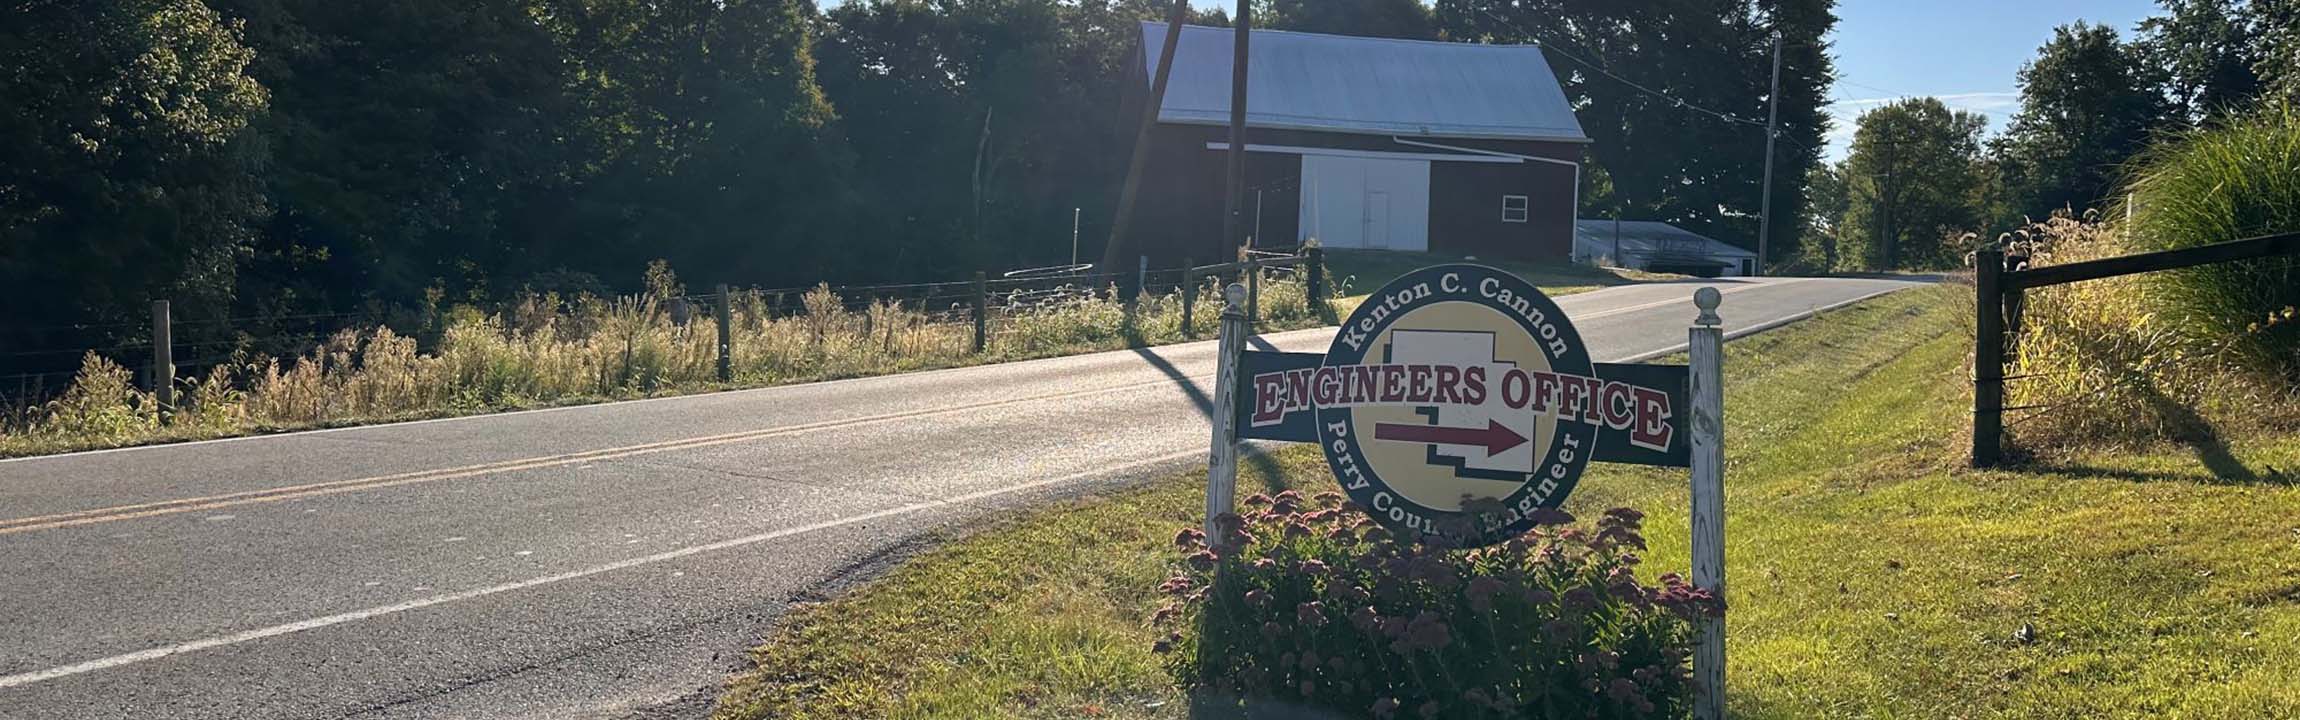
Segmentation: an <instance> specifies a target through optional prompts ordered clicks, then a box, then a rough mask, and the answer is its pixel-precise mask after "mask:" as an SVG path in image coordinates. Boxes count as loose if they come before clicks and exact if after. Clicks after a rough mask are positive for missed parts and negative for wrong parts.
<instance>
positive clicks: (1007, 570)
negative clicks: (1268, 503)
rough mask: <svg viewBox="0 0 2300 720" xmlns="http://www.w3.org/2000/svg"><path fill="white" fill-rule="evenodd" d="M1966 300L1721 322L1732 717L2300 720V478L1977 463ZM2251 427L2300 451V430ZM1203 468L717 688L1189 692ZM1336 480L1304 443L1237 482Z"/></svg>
mask: <svg viewBox="0 0 2300 720" xmlns="http://www.w3.org/2000/svg"><path fill="white" fill-rule="evenodd" d="M1960 308H1961V306H1960V304H1959V303H1958V302H1957V300H1956V297H1955V296H1954V295H1953V294H1952V291H1951V290H1949V289H1946V288H1943V289H1931V290H1919V291H1908V292H1902V293H1898V294H1895V295H1890V296H1886V297H1884V298H1880V299H1877V300H1873V301H1870V302H1867V303H1863V304H1861V305H1857V306H1854V307H1851V308H1847V309H1844V310H1840V311H1836V312H1833V313H1829V314H1827V315H1824V316H1822V317H1821V318H1820V319H1818V320H1815V321H1810V322H1806V323H1800V324H1798V325H1793V326H1790V327H1789V328H1785V329H1783V330H1779V331H1775V332H1773V333H1768V334H1764V335H1759V336H1755V337H1750V338H1746V339H1743V340H1739V341H1735V342H1734V343H1732V344H1730V345H1728V354H1727V368H1726V374H1727V388H1728V401H1727V402H1728V408H1727V414H1728V418H1729V430H1728V433H1729V435H1728V449H1729V455H1730V459H1729V467H1730V469H1729V471H1728V473H1729V474H1728V476H1727V477H1728V480H1727V486H1728V488H1729V489H1728V498H1729V499H1728V513H1729V515H1728V518H1729V519H1728V526H1729V534H1728V558H1729V569H1728V576H1727V577H1728V580H1729V594H1728V599H1729V602H1730V604H1731V606H1732V608H1733V610H1732V615H1731V616H1730V618H1729V619H1728V626H1729V631H1728V636H1729V639H1728V648H1729V650H1728V652H1729V653H1730V666H1729V673H1730V678H1731V679H1730V681H1729V685H1730V688H1731V697H1730V702H1731V707H1732V711H1733V713H1734V714H1735V715H1736V716H1740V717H1759V718H1804V717H1908V718H1947V717H1984V716H1985V717H2000V716H2010V717H2054V718H2075V717H2085V718H2090V717H2205V718H2264V717H2300V665H2295V664H2293V663H2291V662H2289V659H2290V658H2292V657H2294V656H2296V655H2300V489H2295V488H2293V487H2290V486H2288V485H2285V484H2280V483H2275V482H2249V483H2247V482H2237V481H2234V480H2229V479H2223V478H2220V477H2215V476H2214V475H2212V474H2211V473H2209V472H2208V471H2206V470H2205V469H2204V465H2203V463H2202V462H2201V461H2200V460H2199V455H2198V452H2196V451H2194V450H2190V449H2185V448H2178V447H2167V448H2164V449H2161V450H2159V451H2155V452H2148V453H2135V454H2114V455H2095V456H2092V457H2090V458H2089V460H2088V462H2086V463H2084V465H2085V467H2082V468H2074V467H2065V466H2064V467H2062V468H2060V469H2026V470H2009V471H1992V472H1976V471H1972V470H1968V469H1965V468H1963V466H1962V456H1961V452H1962V450H1963V448H1964V447H1965V445H1966V441H1965V430H1964V421H1965V419H1966V418H1967V417H1968V415H1967V412H1968V410H1967V408H1968V407H1969V405H1968V400H1967V397H1966V395H1965V394H1964V392H1963V390H1962V387H1963V386H1964V382H1965V378H1966V377H1968V373H1969V369H1968V368H1967V367H1966V365H1965V356H1966V355H1967V354H1968V353H1969V350H1968V348H1967V345H1966V343H1967V342H1968V341H1967V340H1966V338H1968V337H1969V330H1968V329H1967V328H1966V327H1965V326H1964V324H1963V322H1962V321H1961V320H1960V318H1961V317H1962V316H1963V314H1964V311H1963V310H1961V309H1960ZM2232 442H2233V446H2232V447H2229V448H2227V451H2228V452H2230V453H2232V454H2233V456H2234V458H2235V460H2236V461H2237V462H2240V463H2241V464H2243V465H2244V466H2246V467H2247V468H2248V469H2249V470H2250V471H2251V472H2252V473H2255V474H2258V475H2260V476H2263V477H2272V478H2273V477H2289V472H2290V469H2291V468H2296V467H2300V438H2294V437H2252V438H2240V439H2237V440H2234V441H2232ZM2271 468H2283V469H2285V470H2284V471H2282V472H2283V473H2284V474H2282V475H2280V474H2279V472H2278V471H2275V470H2272V469H2271ZM1202 482H1203V480H1202V475H1201V476H1196V477H1177V478H1173V479H1171V480H1168V481H1165V482H1160V483H1157V484H1154V485H1152V486H1150V487H1146V488H1142V489H1139V490H1133V491H1126V492H1121V493H1116V494H1113V495H1111V496H1108V497H1098V498H1089V499H1085V500H1081V501H1078V502H1074V503H1070V504H1067V505H1065V506H1062V507H1056V508H1052V509H1048V510H1044V511H1040V512H1037V513H1034V514H1030V515H1027V516H1025V517H1023V518H1022V519H1018V520H1015V521H1010V522H1006V523H1001V524H997V525H993V526H989V527H984V528H978V529H977V530H976V531H975V532H973V533H971V534H968V535H965V536H963V537H959V538H955V539H954V540H953V541H952V542H950V543H948V544H946V545H944V546H942V547H940V548H938V549H935V550H932V551H929V552H927V553H925V554H923V555H922V556H920V557H918V558H915V559H913V560H911V561H910V562H908V563H906V564H904V565H903V566H901V567H900V568H898V569H897V570H895V571H894V572H892V573H891V574H890V575H889V576H887V577H885V578H883V579H881V580H879V581H877V582H875V583H873V584H871V585H868V586H865V587H863V588H861V589H859V590H856V591H854V592H852V593H850V594H848V595H846V596H844V597H841V598H838V599H836V600H833V601H830V602H828V603H825V604H821V605H817V606H813V607H810V608H807V609H804V610H801V611H797V612H795V613H794V614H793V615H792V616H790V617H789V618H787V620H786V622H785V623H784V624H783V626H782V627H780V628H779V629H777V630H776V631H775V632H774V633H773V634H772V636H771V637H769V638H767V640H766V642H765V644H763V645H762V646H760V647H759V648H757V649H756V650H755V652H754V660H755V663H756V669H754V670H751V671H748V672H745V673H743V674H741V675H739V676H738V677H736V678H734V679H733V680H732V681H731V683H730V685H729V687H728V688H727V691H726V693H725V695H724V696H723V698H722V700H721V705H720V707H719V709H718V714H719V716H720V717H724V718H766V717H775V718H783V717H791V718H832V717H1080V716H1095V717H1182V716H1184V714H1185V713H1186V710H1185V705H1186V703H1184V702H1182V696H1181V693H1180V691H1178V690H1177V689H1176V688H1175V687H1174V686H1173V685H1172V683H1171V682H1170V681H1169V679H1168V678H1167V676H1166V674H1165V672H1164V670H1163V669H1162V667H1161V665H1160V658H1159V656H1157V655H1156V654H1154V653H1152V652H1151V650H1150V646H1151V643H1152V641H1153V640H1155V637H1154V634H1153V633H1152V632H1151V631H1150V630H1149V629H1148V627H1147V624H1146V620H1145V619H1146V618H1147V617H1148V616H1149V614H1150V613H1151V612H1152V611H1153V610H1154V609H1155V608H1156V606H1157V605H1158V604H1159V603H1160V602H1162V600H1163V599H1162V598H1160V597H1158V596H1156V595H1155V593H1154V592H1153V591H1152V587H1153V586H1154V585H1155V584H1156V583H1157V582H1158V581H1159V580H1160V579H1162V578H1164V577H1166V576H1167V575H1169V574H1170V572H1171V569H1172V567H1173V564H1174V563H1175V562H1177V560H1178V558H1176V557H1175V556H1174V553H1173V550H1172V549H1171V546H1170V544H1169V543H1170V540H1171V538H1172V536H1173V533H1174V531H1175V530H1176V529H1178V528H1180V527H1183V526H1186V525H1193V524H1195V523H1196V521H1197V517H1196V514H1197V512H1198V511H1199V510H1198V509H1199V508H1200V507H1201V502H1202V500H1201V497H1200V493H1201V492H1202V489H1201V488H1202V487H1203V485H1202ZM1330 483H1331V481H1330V480H1329V479H1327V477H1326V468H1325V465H1324V463H1323V461H1322V460H1321V459H1320V458H1319V456H1318V455H1316V454H1315V450H1314V448H1311V447H1308V446H1295V447H1288V448H1285V449H1283V450H1280V451H1278V452H1276V453H1275V454H1274V455H1272V456H1270V457H1268V458H1266V459H1265V460H1264V461H1262V462H1257V463H1249V464H1248V469H1247V472H1246V473H1245V475H1244V476H1243V477H1242V478H1241V480H1240V483H1239V485H1240V487H1241V488H1242V492H1244V491H1250V490H1259V489H1263V488H1265V487H1268V486H1273V485H1295V486H1301V487H1316V488H1323V487H1325V486H1326V485H1328V484H1330ZM1685 502H1686V498H1685V491H1684V476H1683V474H1682V473H1681V472H1665V471H1660V470H1655V469H1646V468H1631V467H1617V466H1593V467H1592V468H1591V472H1590V473H1589V475H1587V476H1585V478H1584V479H1583V481H1582V483H1581V485H1580V489H1579V490H1578V491H1577V493H1576V495H1575V496H1574V497H1573V498H1572V500H1571V501H1570V503H1571V504H1570V507H1572V508H1574V509H1576V510H1578V511H1581V512H1583V513H1585V514H1586V513H1588V512H1590V511H1595V510H1599V509H1602V508H1605V507H1610V506H1615V505H1627V506H1631V507H1636V508H1639V509H1641V510H1644V511H1646V512H1647V513H1648V514H1649V515H1650V517H1649V518H1648V519H1647V522H1646V528H1647V535H1648V538H1649V539H1650V540H1651V542H1652V543H1653V547H1652V552H1651V553H1650V554H1649V556H1648V557H1649V560H1648V562H1647V563H1646V566H1645V568H1646V571H1647V572H1648V573H1652V574H1658V573H1661V572H1667V571H1669V570H1671V569H1682V568H1683V567H1685V566H1686V562H1687V561H1686V527H1687V518H1686V513H1685V509H1684V506H1685ZM2024 625H2026V626H2028V627H2030V628H2031V629H2032V632H2031V633H2021V632H2020V629H2021V628H2022V627H2023V626H2024ZM2024 637H2025V638H2027V639H2025V640H2024V639H2022V638H2024Z"/></svg>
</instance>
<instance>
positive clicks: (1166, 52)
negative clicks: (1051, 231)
mask: <svg viewBox="0 0 2300 720" xmlns="http://www.w3.org/2000/svg"><path fill="white" fill-rule="evenodd" d="M1188 19H1190V0H1174V8H1173V10H1172V12H1171V13H1169V14H1168V15H1167V16H1166V41H1165V42H1164V43H1162V44H1161V45H1160V47H1161V48H1163V49H1162V50H1161V51H1160V52H1159V54H1158V67H1157V68H1156V69H1153V70H1152V71H1151V73H1150V97H1148V98H1145V102H1144V103H1143V105H1142V122H1141V124H1140V125H1137V126H1135V132H1134V153H1133V155H1132V157H1131V159H1129V160H1128V161H1127V162H1126V182H1125V184H1123V185H1120V186H1119V189H1118V210H1117V212H1116V213H1113V214H1112V215H1111V216H1110V241H1109V242H1108V243H1106V244H1104V245H1103V246H1102V262H1101V264H1099V265H1096V266H1095V267H1097V268H1099V269H1100V270H1101V273H1102V274H1103V275H1105V276H1109V275H1112V274H1115V273H1116V272H1117V266H1118V249H1119V248H1120V247H1122V246H1124V245H1125V244H1126V226H1127V225H1130V224H1132V223H1133V222H1134V202H1135V198H1136V197H1137V196H1139V195H1140V194H1141V189H1142V168H1143V166H1144V165H1146V164H1148V163H1149V162H1150V135H1151V131H1153V130H1155V129H1157V127H1158V111H1159V110H1161V109H1163V108H1165V107H1166V79H1167V78H1168V77H1170V76H1172V75H1173V74H1174V46H1175V45H1176V44H1178V43H1180V42H1181V41H1182V22H1183V21H1185V20H1188Z"/></svg>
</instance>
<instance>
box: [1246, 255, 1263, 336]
mask: <svg viewBox="0 0 2300 720" xmlns="http://www.w3.org/2000/svg"><path fill="white" fill-rule="evenodd" d="M1245 274H1246V328H1247V329H1248V330H1252V329H1254V328H1256V327H1259V326H1260V325H1261V323H1262V261H1261V260H1260V259H1248V260H1247V261H1246V273H1245Z"/></svg>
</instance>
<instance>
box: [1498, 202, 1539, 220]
mask: <svg viewBox="0 0 2300 720" xmlns="http://www.w3.org/2000/svg"><path fill="white" fill-rule="evenodd" d="M1531 204H1532V203H1531V201H1530V200H1528V199H1527V198H1526V196H1524V195H1503V196H1501V221H1502V222H1505V223H1521V222H1525V218H1526V215H1527V214H1528V210H1527V208H1528V207H1531Z"/></svg>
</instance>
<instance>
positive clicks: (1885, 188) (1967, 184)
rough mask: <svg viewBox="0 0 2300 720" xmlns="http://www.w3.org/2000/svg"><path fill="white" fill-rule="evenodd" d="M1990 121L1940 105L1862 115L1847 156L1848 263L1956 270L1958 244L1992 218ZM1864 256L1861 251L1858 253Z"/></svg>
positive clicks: (1904, 104) (1924, 101)
mask: <svg viewBox="0 0 2300 720" xmlns="http://www.w3.org/2000/svg"><path fill="white" fill-rule="evenodd" d="M1987 127H1988V120H1987V119H1986V118H1984V117H1982V116H1981V115H1979V114H1976V113H1969V112H1963V111H1951V110H1950V109H1949V108H1948V106H1947V105H1943V104H1942V103H1941V101H1940V100H1937V99H1934V98H1929V97H1927V98H1913V99H1908V100H1901V101H1897V102H1894V103H1891V104H1888V105H1885V106H1883V107H1879V108H1877V109H1875V110H1871V111H1868V112H1866V113H1862V114H1861V118H1860V120H1859V121H1858V124H1857V127H1856V129H1855V130H1854V132H1853V145H1852V151H1851V153H1849V154H1848V155H1846V157H1845V164H1844V171H1843V172H1844V181H1845V187H1846V198H1847V206H1846V210H1845V215H1844V218H1845V219H1844V222H1843V223H1842V226H1841V227H1840V228H1839V229H1838V230H1839V232H1838V233H1837V238H1838V239H1839V240H1840V242H1841V247H1842V248H1843V250H1842V252H1843V253H1844V255H1845V256H1844V257H1841V260H1840V261H1841V262H1846V263H1848V264H1852V265H1854V266H1855V267H1863V268H1875V269H1886V270H1892V269H1899V268H1904V267H1907V268H1935V267H1945V266H1948V265H1952V264H1954V263H1955V262H1957V260H1958V259H1959V258H1961V257H1962V255H1963V252H1964V250H1965V248H1963V247H1959V246H1956V245H1954V244H1952V243H1951V242H1950V239H1951V238H1952V237H1954V236H1955V235H1957V234H1959V233H1962V232H1966V231H1970V230H1974V229H1978V228H1979V226H1980V224H1981V222H1982V221H1983V219H1984V215H1983V212H1982V208H1983V205H1982V201H1981V200H1982V198H1981V192H1982V184H1981V177H1982V176H1981V163H1982V157H1981V133H1982V132H1983V131H1984V130H1985V129H1986V128H1987ZM1856 249H1857V250H1858V251H1859V252H1855V250H1856Z"/></svg>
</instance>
